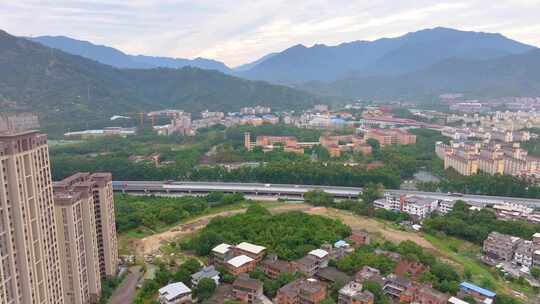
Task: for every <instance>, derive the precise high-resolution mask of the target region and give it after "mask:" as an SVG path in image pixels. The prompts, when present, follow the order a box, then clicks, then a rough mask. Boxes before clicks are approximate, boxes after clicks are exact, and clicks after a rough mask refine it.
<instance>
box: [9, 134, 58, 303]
mask: <svg viewBox="0 0 540 304" xmlns="http://www.w3.org/2000/svg"><path fill="white" fill-rule="evenodd" d="M0 131H1V132H0V303H3V304H63V303H64V297H63V288H62V280H61V270H60V258H59V246H58V241H57V231H56V221H55V217H54V201H53V188H52V181H51V173H50V166H49V151H48V147H47V136H46V135H44V134H40V133H39V132H37V131H24V130H10V129H7V130H0Z"/></svg>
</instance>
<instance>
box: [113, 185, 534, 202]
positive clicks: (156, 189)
mask: <svg viewBox="0 0 540 304" xmlns="http://www.w3.org/2000/svg"><path fill="white" fill-rule="evenodd" d="M113 189H114V191H117V192H127V193H140V194H171V195H174V194H193V195H196V194H206V193H208V192H212V191H222V192H228V193H232V192H240V193H244V194H245V195H248V196H251V197H259V196H260V197H275V198H276V199H277V198H278V197H282V198H289V199H299V200H301V199H302V198H303V195H304V193H306V192H308V191H311V190H315V189H319V190H323V191H325V192H327V193H329V194H331V195H333V196H334V197H336V198H356V197H358V195H359V194H360V193H361V192H362V188H355V187H337V186H316V185H287V184H261V183H222V182H161V181H114V182H113ZM385 192H386V193H389V194H394V195H401V194H412V195H422V196H426V197H433V198H436V199H441V200H456V199H463V200H465V201H467V202H469V203H471V204H473V205H486V204H496V203H501V202H510V203H520V204H525V205H529V206H533V207H540V200H538V199H527V198H518V197H502V196H487V195H469V194H466V195H463V196H455V195H451V194H446V193H437V192H421V191H406V190H392V189H388V190H385Z"/></svg>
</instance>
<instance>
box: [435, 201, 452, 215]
mask: <svg viewBox="0 0 540 304" xmlns="http://www.w3.org/2000/svg"><path fill="white" fill-rule="evenodd" d="M455 203H456V201H451V200H440V201H439V208H438V209H437V212H439V213H440V214H443V215H444V214H447V213H448V212H450V211H452V209H454V204H455Z"/></svg>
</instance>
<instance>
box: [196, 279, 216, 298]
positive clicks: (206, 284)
mask: <svg viewBox="0 0 540 304" xmlns="http://www.w3.org/2000/svg"><path fill="white" fill-rule="evenodd" d="M215 290H216V282H214V280H212V279H210V278H202V279H201V280H200V281H199V284H197V286H196V287H195V289H194V295H195V296H196V297H197V299H198V300H199V301H204V300H207V299H209V298H210V297H211V296H212V294H213V293H214V291H215Z"/></svg>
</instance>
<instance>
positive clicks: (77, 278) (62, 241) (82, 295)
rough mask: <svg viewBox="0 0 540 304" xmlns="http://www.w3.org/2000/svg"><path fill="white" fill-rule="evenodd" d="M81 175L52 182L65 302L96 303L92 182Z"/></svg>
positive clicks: (98, 278)
mask: <svg viewBox="0 0 540 304" xmlns="http://www.w3.org/2000/svg"><path fill="white" fill-rule="evenodd" d="M84 176H85V175H84V174H80V173H78V174H75V175H73V176H71V177H68V178H66V179H64V180H62V181H60V182H55V183H54V203H55V215H56V222H57V225H58V227H57V229H58V240H59V247H60V258H61V261H62V265H61V268H62V274H63V276H62V279H63V281H64V282H63V284H64V287H66V288H64V295H65V299H66V303H96V302H97V301H98V300H99V297H100V296H101V274H100V268H99V254H98V242H97V230H96V220H95V210H94V196H93V187H94V184H95V183H94V182H92V181H86V180H84ZM81 177H82V178H81Z"/></svg>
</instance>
